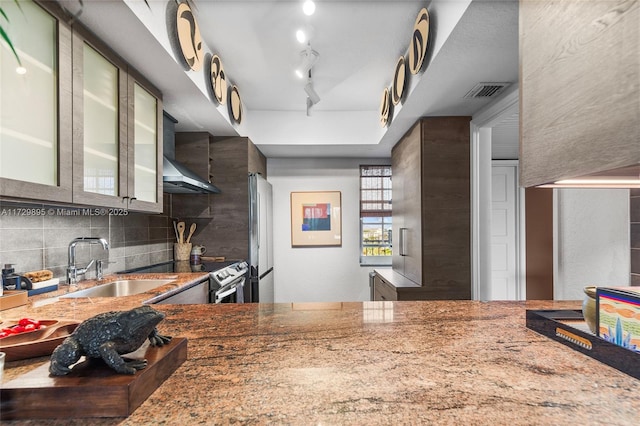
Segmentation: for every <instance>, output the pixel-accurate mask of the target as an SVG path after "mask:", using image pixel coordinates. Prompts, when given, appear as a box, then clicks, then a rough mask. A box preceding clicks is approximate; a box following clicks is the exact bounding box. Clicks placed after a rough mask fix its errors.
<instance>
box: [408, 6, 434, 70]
mask: <svg viewBox="0 0 640 426" xmlns="http://www.w3.org/2000/svg"><path fill="white" fill-rule="evenodd" d="M428 41H429V12H427V9H426V8H422V10H421V11H420V12H419V13H418V17H417V18H416V23H415V25H414V26H413V36H412V37H411V45H410V46H409V71H411V74H418V72H420V68H422V63H423V61H424V57H425V55H426V53H427V42H428Z"/></svg>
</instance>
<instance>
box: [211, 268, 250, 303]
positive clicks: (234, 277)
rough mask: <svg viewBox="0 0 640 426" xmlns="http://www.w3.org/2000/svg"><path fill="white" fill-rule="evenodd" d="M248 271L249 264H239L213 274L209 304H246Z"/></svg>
mask: <svg viewBox="0 0 640 426" xmlns="http://www.w3.org/2000/svg"><path fill="white" fill-rule="evenodd" d="M248 270H249V267H248V265H247V262H237V263H234V264H232V265H229V266H227V267H225V268H222V269H219V270H217V271H214V272H211V273H210V274H209V275H210V280H209V282H210V295H209V303H244V284H245V282H246V279H247V272H248Z"/></svg>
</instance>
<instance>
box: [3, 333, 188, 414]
mask: <svg viewBox="0 0 640 426" xmlns="http://www.w3.org/2000/svg"><path fill="white" fill-rule="evenodd" d="M135 353H136V354H142V355H141V356H144V358H146V360H147V362H148V364H147V368H145V369H143V370H140V371H138V372H136V374H133V375H129V374H118V373H116V372H115V371H114V370H112V369H111V368H109V367H108V366H107V365H106V364H105V363H104V362H103V361H102V360H86V359H84V358H81V362H80V363H78V364H76V365H74V366H73V367H72V368H71V373H69V374H68V375H66V376H49V364H50V363H49V362H47V363H46V364H44V365H41V366H40V367H38V368H36V369H34V370H32V371H30V372H28V373H25V374H23V375H21V376H19V377H17V378H15V379H14V380H11V381H10V382H7V383H4V384H3V385H2V389H0V400H1V401H2V410H0V420H15V419H53V418H59V419H69V418H77V417H126V416H128V415H130V414H131V413H133V412H134V411H135V409H136V408H138V407H139V406H140V405H141V404H142V403H143V402H144V401H145V400H146V399H147V398H148V397H149V395H151V394H152V393H153V392H154V391H155V390H156V389H157V388H158V386H160V385H161V384H162V382H164V381H165V380H166V379H167V378H169V376H171V374H173V372H174V371H175V370H176V369H177V368H178V367H179V366H180V365H181V364H182V363H183V362H184V361H185V360H186V359H187V339H185V338H184V337H175V338H173V339H172V340H171V342H169V343H168V344H167V345H165V346H161V347H150V346H146V347H145V346H144V345H143V347H142V348H141V349H140V350H138V351H136V352H135ZM130 357H132V356H130ZM136 358H137V356H136Z"/></svg>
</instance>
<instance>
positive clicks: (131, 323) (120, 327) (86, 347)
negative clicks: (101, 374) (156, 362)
mask: <svg viewBox="0 0 640 426" xmlns="http://www.w3.org/2000/svg"><path fill="white" fill-rule="evenodd" d="M164 317H165V315H164V314H163V313H162V312H158V311H156V310H155V309H153V308H151V307H150V306H139V307H137V308H134V309H132V310H130V311H114V312H105V313H103V314H99V315H96V316H94V317H92V318H89V319H88V320H86V321H84V322H82V323H81V324H80V325H79V326H78V327H77V328H76V329H75V330H74V331H73V333H72V334H71V335H70V336H69V337H67V338H66V339H65V340H64V341H63V342H62V344H61V345H59V346H58V347H57V348H56V349H55V350H54V351H53V354H51V365H50V366H49V373H51V375H53V376H64V375H65V374H69V372H70V371H71V369H70V368H69V366H71V365H73V364H75V363H76V362H78V360H79V359H80V357H81V356H83V355H85V356H87V357H88V358H102V359H103V360H104V362H105V363H106V364H107V365H108V366H109V367H111V368H113V369H114V370H115V371H117V372H118V373H121V374H134V373H135V372H136V370H142V369H143V368H145V367H146V366H147V360H146V359H139V360H125V359H124V358H122V356H121V355H122V354H128V353H130V352H134V351H135V350H137V349H138V348H140V346H142V344H143V343H144V342H145V340H147V339H149V341H150V343H151V346H163V345H164V344H165V343H167V342H169V341H170V340H171V337H169V336H163V335H161V334H158V330H157V329H156V325H158V323H159V322H160V321H162V320H163V319H164Z"/></svg>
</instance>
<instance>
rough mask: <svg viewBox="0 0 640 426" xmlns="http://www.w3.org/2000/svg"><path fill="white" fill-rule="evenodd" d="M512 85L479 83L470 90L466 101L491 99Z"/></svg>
mask: <svg viewBox="0 0 640 426" xmlns="http://www.w3.org/2000/svg"><path fill="white" fill-rule="evenodd" d="M509 84H511V83H478V84H476V85H475V86H474V87H473V89H471V90H469V92H467V94H466V95H464V99H478V98H480V99H485V98H491V97H494V96H496V95H497V94H499V93H500V92H502V91H503V90H504V89H505V88H506V87H507V86H509Z"/></svg>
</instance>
